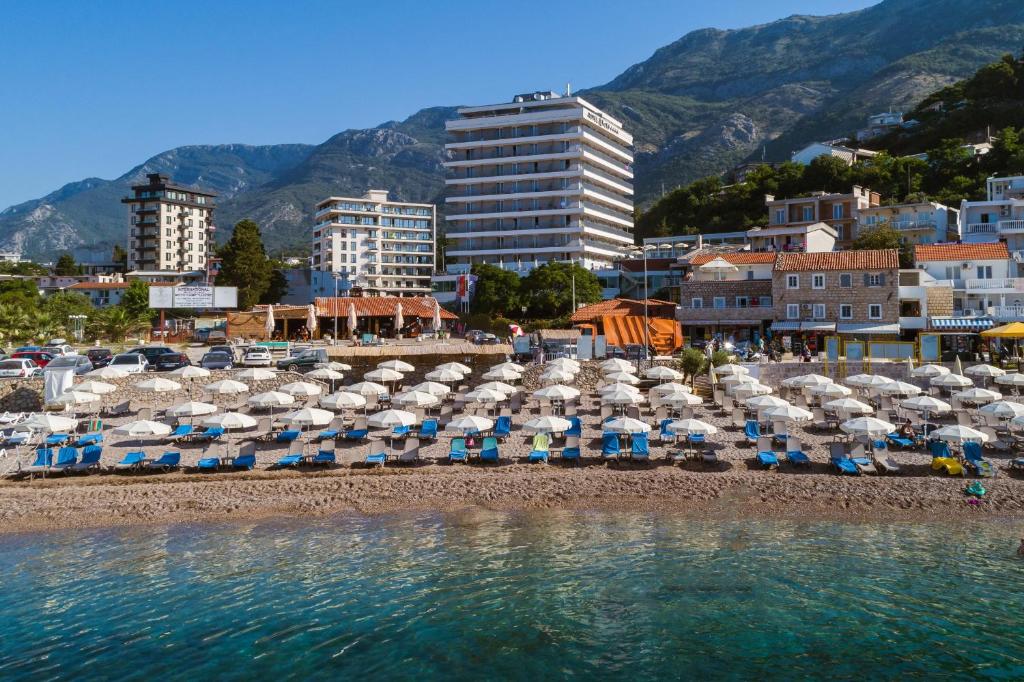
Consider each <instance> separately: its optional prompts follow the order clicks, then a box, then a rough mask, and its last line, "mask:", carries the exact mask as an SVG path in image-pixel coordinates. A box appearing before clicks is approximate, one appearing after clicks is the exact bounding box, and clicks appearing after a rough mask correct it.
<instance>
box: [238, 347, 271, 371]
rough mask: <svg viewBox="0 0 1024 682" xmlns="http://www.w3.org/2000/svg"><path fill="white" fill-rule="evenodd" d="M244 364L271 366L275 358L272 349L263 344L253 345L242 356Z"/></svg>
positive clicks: (247, 365) (249, 365) (248, 365)
mask: <svg viewBox="0 0 1024 682" xmlns="http://www.w3.org/2000/svg"><path fill="white" fill-rule="evenodd" d="M242 364H243V365H245V366H246V367H270V366H271V365H272V364H274V358H273V356H271V355H270V349H269V348H265V347H263V346H253V347H252V348H250V349H249V350H247V351H245V355H244V356H243V357H242Z"/></svg>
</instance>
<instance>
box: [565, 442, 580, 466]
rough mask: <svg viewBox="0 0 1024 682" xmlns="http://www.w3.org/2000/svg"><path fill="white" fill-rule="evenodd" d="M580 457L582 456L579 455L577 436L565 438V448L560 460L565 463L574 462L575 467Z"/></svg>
mask: <svg viewBox="0 0 1024 682" xmlns="http://www.w3.org/2000/svg"><path fill="white" fill-rule="evenodd" d="M581 457H582V455H581V454H580V439H579V436H566V437H565V447H564V448H562V454H561V458H562V460H564V461H567V462H575V463H576V464H577V465H579V464H580V461H581Z"/></svg>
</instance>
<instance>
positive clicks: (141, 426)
mask: <svg viewBox="0 0 1024 682" xmlns="http://www.w3.org/2000/svg"><path fill="white" fill-rule="evenodd" d="M170 432H171V427H170V425H169V424H164V423H163V422H155V421H152V420H151V419H139V420H138V421H133V422H128V423H127V424H122V425H121V426H118V427H117V428H115V429H114V433H116V434H117V435H119V436H130V437H132V438H138V437H140V436H166V435H167V434H169V433H170Z"/></svg>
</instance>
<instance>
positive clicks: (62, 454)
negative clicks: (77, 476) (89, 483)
mask: <svg viewBox="0 0 1024 682" xmlns="http://www.w3.org/2000/svg"><path fill="white" fill-rule="evenodd" d="M77 461H78V450H76V449H75V448H72V447H63V448H60V449H59V450H57V461H55V462H54V463H53V464H52V465H51V466H50V472H51V473H53V472H58V471H59V472H61V473H63V472H65V471H67V470H68V469H70V468H71V467H72V466H74V464H75V462H77Z"/></svg>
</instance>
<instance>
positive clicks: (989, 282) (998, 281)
mask: <svg viewBox="0 0 1024 682" xmlns="http://www.w3.org/2000/svg"><path fill="white" fill-rule="evenodd" d="M965 283H966V288H967V289H1016V288H1017V287H1018V286H1020V287H1022V290H1024V278H1021V277H1004V278H999V277H995V278H991V279H968V280H966V282H965Z"/></svg>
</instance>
